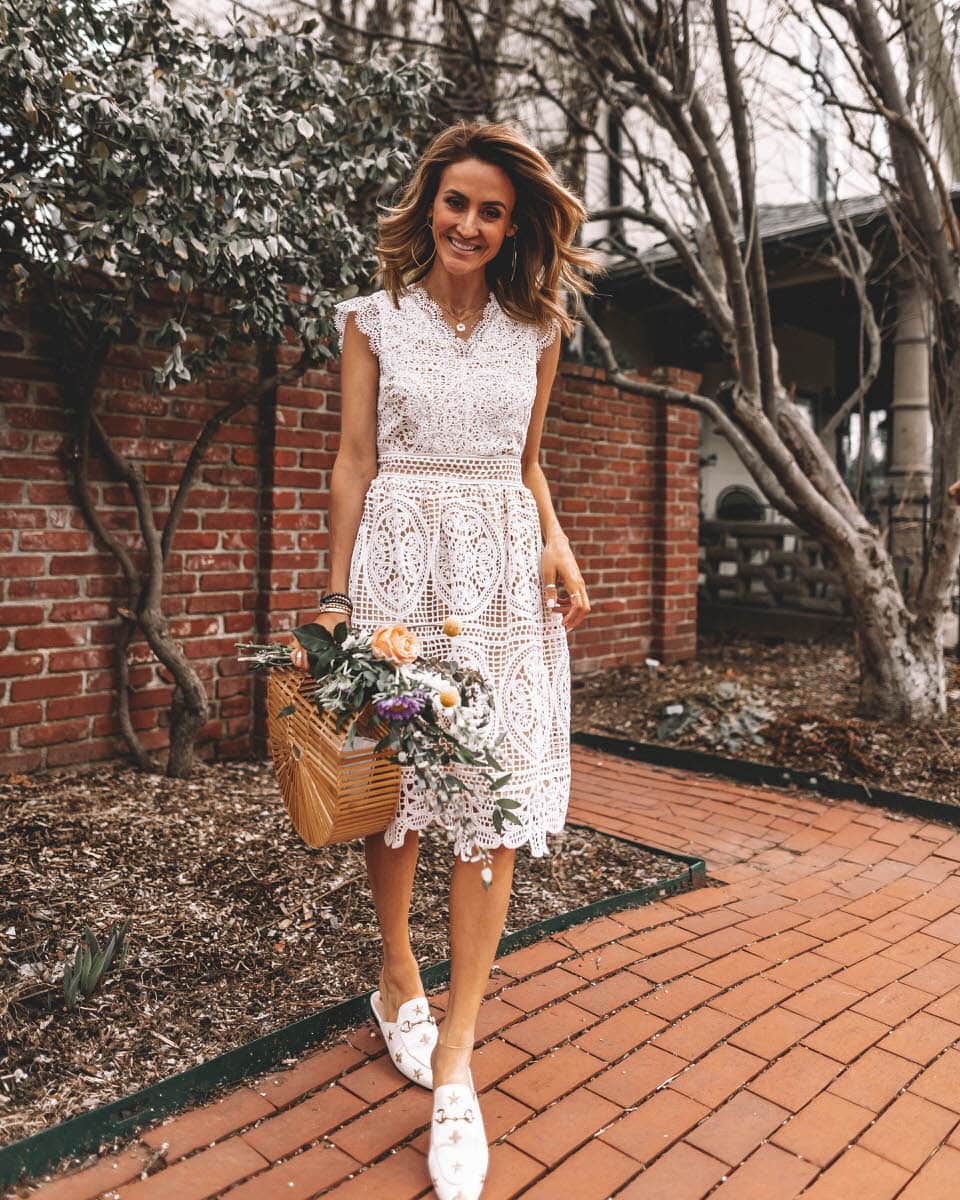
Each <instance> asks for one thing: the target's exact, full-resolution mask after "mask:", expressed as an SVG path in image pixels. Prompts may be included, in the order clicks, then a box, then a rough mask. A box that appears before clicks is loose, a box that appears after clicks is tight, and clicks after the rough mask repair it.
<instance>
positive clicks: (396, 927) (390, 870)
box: [363, 829, 423, 1021]
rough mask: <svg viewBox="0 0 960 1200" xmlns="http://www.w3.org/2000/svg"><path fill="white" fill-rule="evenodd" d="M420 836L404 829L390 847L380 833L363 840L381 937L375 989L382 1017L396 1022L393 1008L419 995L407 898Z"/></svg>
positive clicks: (412, 830)
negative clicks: (398, 842) (380, 964)
mask: <svg viewBox="0 0 960 1200" xmlns="http://www.w3.org/2000/svg"><path fill="white" fill-rule="evenodd" d="M419 849H420V835H419V833H418V832H417V830H415V829H411V830H407V834H406V837H405V838H404V841H403V845H402V846H396V847H391V846H388V845H387V844H386V842H385V841H384V840H383V834H382V833H373V834H370V835H369V836H368V837H366V838H364V841H363V851H364V856H365V858H366V860H367V874H368V875H369V877H370V891H371V893H372V895H373V903H374V905H375V906H376V909H377V919H378V921H379V924H380V932H381V934H382V935H383V969H382V971H381V972H380V980H379V988H380V995H381V997H382V999H383V1016H384V1018H385V1019H386V1020H388V1021H395V1020H396V1019H397V1007H398V1006H399V1005H400V1004H402V1003H403V1002H404V1000H409V999H410V997H411V996H419V995H422V994H423V983H422V981H421V979H420V969H419V967H418V966H417V960H416V958H415V957H414V954H413V950H412V949H411V947H410V924H409V919H410V898H411V896H412V894H413V877H414V874H415V872H416V869H417V855H418V853H419Z"/></svg>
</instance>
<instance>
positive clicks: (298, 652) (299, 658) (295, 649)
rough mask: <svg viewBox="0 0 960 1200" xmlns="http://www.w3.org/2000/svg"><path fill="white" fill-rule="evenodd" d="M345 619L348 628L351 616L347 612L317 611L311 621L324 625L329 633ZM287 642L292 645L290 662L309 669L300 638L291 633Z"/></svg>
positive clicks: (303, 669)
mask: <svg viewBox="0 0 960 1200" xmlns="http://www.w3.org/2000/svg"><path fill="white" fill-rule="evenodd" d="M344 621H346V623H347V629H349V628H350V618H349V617H348V616H347V614H346V613H333V612H329V613H317V615H316V616H315V617H314V618H313V621H312V622H311V624H313V625H322V626H323V628H324V629H326V630H327V632H328V633H333V631H334V629H336V627H337V626H338V625H341V624H342V623H343V622H344ZM287 644H288V645H289V647H290V663H291V665H292V666H294V667H296V668H297V670H298V671H307V670H309V665H308V663H307V652H306V650H305V649H304V648H303V645H302V644H301V642H300V640H299V638H297V637H296V636H294V634H292V633H291V634H290V637H289V639H288V641H287Z"/></svg>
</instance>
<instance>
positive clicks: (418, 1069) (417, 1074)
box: [413, 1067, 423, 1079]
mask: <svg viewBox="0 0 960 1200" xmlns="http://www.w3.org/2000/svg"><path fill="white" fill-rule="evenodd" d="M422 1074H423V1070H422V1068H420V1067H417V1069H416V1070H415V1071H414V1073H413V1077H414V1079H419V1078H420V1076H421V1075H422Z"/></svg>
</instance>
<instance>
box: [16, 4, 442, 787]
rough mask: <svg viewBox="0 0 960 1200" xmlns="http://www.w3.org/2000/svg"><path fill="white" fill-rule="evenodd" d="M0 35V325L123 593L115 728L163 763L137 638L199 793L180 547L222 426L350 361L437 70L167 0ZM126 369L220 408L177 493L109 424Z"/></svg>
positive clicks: (32, 9) (309, 26)
mask: <svg viewBox="0 0 960 1200" xmlns="http://www.w3.org/2000/svg"><path fill="white" fill-rule="evenodd" d="M0 30H2V33H3V36H2V38H0V112H2V113H3V118H2V120H0V270H2V272H3V273H2V275H0V283H3V285H4V286H3V287H2V289H0V312H2V310H3V309H4V307H6V308H7V309H8V310H12V311H13V319H14V320H16V321H17V322H18V323H20V324H22V325H23V326H25V327H29V328H30V329H31V330H34V331H35V332H36V334H37V337H38V343H37V345H38V349H39V350H40V352H41V353H42V354H44V355H45V356H46V358H47V359H48V360H49V366H50V368H51V371H52V374H53V376H54V378H55V380H56V383H57V385H58V388H59V393H60V398H61V400H62V403H63V407H64V410H65V413H66V414H67V423H68V438H67V441H66V443H65V445H64V447H63V452H62V461H63V465H64V468H65V470H66V471H67V472H68V473H69V475H70V477H71V482H72V484H73V490H74V495H75V497H76V502H77V505H78V508H79V511H80V513H81V515H82V517H83V519H84V522H85V524H86V526H87V528H88V530H89V531H90V533H91V534H92V535H93V537H94V538H95V539H96V541H97V544H98V547H106V549H107V550H108V551H109V552H110V553H111V554H112V555H113V557H114V559H115V561H116V565H117V568H118V570H119V571H120V572H121V573H122V576H123V594H122V598H121V600H120V603H119V604H118V605H117V608H116V611H117V613H118V615H119V617H120V618H121V620H120V621H119V623H118V626H117V634H116V645H115V648H114V650H115V658H114V661H115V671H116V696H117V717H118V723H119V727H120V732H121V733H122V735H123V737H124V739H125V741H126V743H127V746H128V748H129V750H130V752H131V755H132V756H133V758H134V761H135V762H136V763H137V765H138V766H140V767H141V768H142V769H143V770H147V771H151V770H154V769H155V767H154V763H153V761H152V758H151V756H150V754H149V753H148V749H147V747H145V746H144V745H143V743H142V741H141V739H140V737H139V736H138V732H137V722H136V720H135V715H136V714H135V713H133V712H132V707H133V705H132V702H131V696H132V694H133V692H134V688H133V685H132V683H131V678H130V655H129V653H128V650H129V645H130V642H131V641H132V639H133V638H134V636H135V635H136V634H138V633H139V634H142V636H143V637H144V639H145V640H146V642H147V643H148V645H149V648H150V650H151V651H152V653H153V655H154V657H155V658H156V659H157V661H158V662H159V663H161V664H162V665H163V668H164V669H165V670H166V671H167V672H168V673H169V675H170V676H172V678H173V683H174V689H173V699H172V702H171V705H170V720H169V729H170V750H169V755H168V758H167V765H166V772H167V774H168V775H170V776H173V777H176V778H187V777H188V776H189V775H190V772H191V769H192V765H193V753H194V744H195V741H196V738H197V736H198V735H199V732H200V731H201V730H202V729H203V728H204V726H205V725H206V723H207V720H208V718H209V715H210V706H209V698H208V696H207V693H206V689H205V686H204V680H203V678H202V677H201V675H200V674H199V673H198V671H197V669H196V667H195V665H194V662H193V661H192V658H191V655H190V654H189V653H187V652H186V651H185V650H184V649H183V647H182V645H181V644H180V642H179V641H178V640H177V638H176V637H175V636H174V634H173V632H172V631H171V628H170V623H169V621H168V620H167V606H166V605H165V604H164V600H165V597H164V585H165V578H164V577H165V572H166V570H167V569H168V567H169V559H170V555H171V553H172V547H173V544H174V539H175V537H176V535H177V531H178V529H179V528H180V526H181V523H182V522H183V523H185V522H186V520H187V515H188V513H189V505H190V497H191V495H192V493H193V488H194V484H195V483H196V482H197V480H198V479H199V478H201V477H202V476H201V466H202V464H203V463H204V461H205V458H206V456H207V455H208V454H210V453H212V444H213V443H214V441H215V440H216V439H217V438H218V437H219V436H221V430H222V428H223V427H224V426H225V425H227V424H228V423H229V422H230V421H231V420H233V418H234V417H236V416H238V414H240V413H242V412H243V411H244V410H246V409H249V408H250V407H256V406H257V405H260V404H262V403H263V402H264V398H265V397H273V396H276V403H277V405H278V406H279V405H282V404H283V402H284V392H283V389H284V388H285V387H288V386H290V385H292V384H293V383H295V381H296V380H297V379H299V378H301V377H302V376H303V375H304V373H305V372H306V371H307V370H309V369H310V368H313V367H322V366H324V365H325V364H326V362H327V361H328V360H329V359H330V358H332V357H333V356H334V355H335V354H336V352H337V351H336V326H335V322H334V319H333V314H334V304H335V302H336V301H337V300H338V299H340V298H342V297H345V296H351V295H354V294H356V293H357V292H358V291H359V290H360V288H361V287H362V286H364V284H365V283H366V282H367V281H368V280H369V278H370V277H371V274H372V271H373V268H374V267H375V266H376V256H375V254H374V253H373V236H374V233H375V222H374V220H373V217H374V215H375V212H376V205H377V203H378V201H379V199H380V197H381V195H384V194H389V191H390V189H391V188H392V187H394V186H395V185H396V184H397V183H399V181H400V180H401V179H402V178H403V177H404V176H405V174H406V173H407V172H408V171H409V170H410V168H411V167H412V165H413V163H414V161H415V159H416V154H417V149H418V146H419V144H420V142H421V141H422V140H423V139H424V138H425V137H426V135H427V132H428V130H429V128H430V127H431V124H432V118H431V116H430V99H431V96H432V94H433V91H434V87H435V85H436V83H437V76H436V73H435V71H434V70H433V68H431V67H429V66H428V65H426V64H424V63H423V62H421V61H420V60H418V59H417V58H416V57H415V56H412V55H409V54H404V55H403V56H393V57H391V56H388V55H386V54H382V53H376V52H373V53H370V54H366V53H365V54H364V55H363V56H362V57H361V58H359V59H358V60H357V61H349V60H348V59H346V58H345V57H344V55H343V53H342V51H341V49H340V48H339V47H338V46H337V45H336V44H334V43H333V42H332V41H331V40H330V39H329V38H325V37H323V36H322V28H321V25H320V23H319V22H318V21H317V20H315V19H313V20H307V21H305V22H303V23H302V24H301V25H300V26H299V28H298V29H297V30H296V31H295V32H285V31H283V30H281V29H279V28H278V27H276V24H275V23H274V24H273V25H268V27H267V30H266V31H262V30H261V31H256V33H255V36H254V33H252V32H251V29H250V27H249V24H248V23H241V22H237V23H235V24H230V25H228V27H227V28H225V29H224V30H222V31H220V32H216V33H204V32H203V31H201V30H198V29H197V28H196V23H195V22H188V21H181V20H178V19H177V18H176V17H175V16H174V15H173V13H172V12H171V10H170V9H169V7H168V6H167V4H166V3H164V0H62V2H58V3H51V2H50V0H0ZM28 309H29V318H28V316H27V310H28ZM118 367H119V368H121V369H122V370H123V372H124V375H123V378H124V383H123V387H124V389H128V388H132V390H134V391H136V390H137V389H138V388H146V387H147V386H149V385H150V384H151V383H152V385H153V387H154V389H155V390H156V391H157V392H158V395H157V396H153V397H151V400H152V404H153V407H152V408H151V410H150V411H151V412H153V413H156V414H157V415H159V416H163V417H173V418H175V419H176V423H178V424H179V425H181V426H182V425H183V424H184V422H183V421H180V420H179V419H180V418H181V417H183V415H184V413H183V411H182V409H181V408H180V405H182V404H183V402H184V399H185V397H184V396H183V395H182V391H183V389H184V388H185V387H189V388H190V389H191V391H190V392H189V393H188V395H189V396H192V397H197V396H202V397H204V399H205V400H206V401H214V403H213V404H212V405H209V406H206V405H205V406H204V407H205V408H206V409H207V411H206V414H205V415H204V416H203V418H202V424H201V426H200V428H199V431H198V434H197V437H196V440H195V441H194V443H193V445H192V446H191V447H190V451H189V454H187V455H185V456H183V460H182V462H178V466H177V467H176V469H175V468H174V460H173V459H170V460H169V461H168V462H164V463H163V464H162V470H163V472H164V479H165V482H166V484H168V485H173V486H170V487H161V488H156V487H152V486H151V484H152V483H153V475H152V472H153V471H154V470H157V469H160V464H158V463H157V462H153V461H148V462H147V463H146V464H144V462H143V461H142V460H143V458H144V457H146V458H147V459H152V458H153V451H152V450H151V451H150V452H146V451H145V450H144V448H143V441H142V440H141V439H138V438H133V439H131V438H129V437H125V436H117V434H116V432H115V423H116V414H113V413H111V412H109V411H108V412H103V411H102V409H103V408H104V406H109V401H107V400H105V399H104V397H103V393H104V386H106V387H113V386H116V379H115V378H114V382H113V383H111V382H109V381H110V374H109V373H110V371H114V370H116V369H117V368H118ZM131 374H133V376H134V382H133V383H132V384H131V383H130V382H128V380H129V377H130V375H131ZM162 389H167V390H168V391H169V390H170V389H173V393H174V394H173V395H172V396H170V402H169V409H165V408H164V405H163V400H162V395H163V391H162ZM177 389H180V391H181V395H179V396H178V395H177ZM272 402H273V401H270V403H272ZM197 407H198V408H199V407H200V405H197ZM193 419H194V418H193V417H191V420H193ZM171 423H174V422H171ZM123 427H124V428H126V426H125V425H124V426H123ZM171 436H172V437H179V436H180V434H179V433H178V434H174V435H171ZM221 449H222V447H221ZM180 457H181V456H180V455H179V452H178V453H177V460H179V459H180ZM106 477H109V478H111V479H116V480H119V481H121V482H122V484H123V485H124V486H125V487H126V489H127V492H128V493H129V501H130V503H131V506H132V508H133V509H134V511H135V513H136V520H137V524H138V526H139V530H138V532H139V537H138V538H136V539H132V538H131V536H130V532H129V531H128V530H127V529H122V530H121V529H118V528H117V523H116V520H115V517H116V512H115V511H114V505H115V502H114V500H113V499H112V498H111V499H109V500H107V498H106V497H107V496H108V495H110V493H109V492H107V493H105V492H104V490H103V489H102V488H101V487H100V486H98V485H99V481H100V480H102V479H104V478H106Z"/></svg>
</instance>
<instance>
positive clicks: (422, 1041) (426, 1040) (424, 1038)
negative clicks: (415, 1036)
mask: <svg viewBox="0 0 960 1200" xmlns="http://www.w3.org/2000/svg"><path fill="white" fill-rule="evenodd" d="M429 1041H430V1039H429V1038H428V1037H427V1035H426V1034H424V1035H423V1037H422V1038H421V1039H420V1045H421V1046H425V1045H426V1044H427V1043H428V1042H429Z"/></svg>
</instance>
